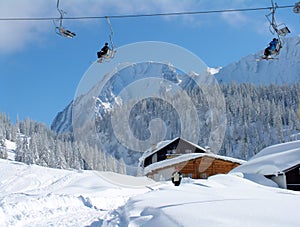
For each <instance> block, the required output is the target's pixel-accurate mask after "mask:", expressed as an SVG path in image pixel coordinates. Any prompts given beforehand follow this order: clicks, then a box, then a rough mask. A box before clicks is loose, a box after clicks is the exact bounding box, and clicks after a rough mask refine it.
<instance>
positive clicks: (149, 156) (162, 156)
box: [140, 137, 207, 167]
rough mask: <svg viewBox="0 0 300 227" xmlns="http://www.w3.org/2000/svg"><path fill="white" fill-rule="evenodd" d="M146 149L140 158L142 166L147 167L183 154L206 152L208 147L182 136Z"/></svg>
mask: <svg viewBox="0 0 300 227" xmlns="http://www.w3.org/2000/svg"><path fill="white" fill-rule="evenodd" d="M162 144H163V145H160V146H159V145H158V146H157V147H153V148H151V149H149V150H148V151H146V152H145V153H144V155H143V156H142V158H141V159H140V166H142V167H147V166H149V165H151V164H153V163H156V162H160V161H163V160H166V159H170V158H174V157H177V156H180V155H183V154H191V153H206V152H207V151H206V149H204V148H202V147H200V146H198V145H196V144H193V143H191V142H189V141H187V140H184V139H182V138H179V137H177V138H175V139H174V140H171V141H167V142H164V143H162Z"/></svg>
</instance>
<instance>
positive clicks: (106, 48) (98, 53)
mask: <svg viewBox="0 0 300 227" xmlns="http://www.w3.org/2000/svg"><path fill="white" fill-rule="evenodd" d="M109 50H110V48H109V46H108V43H105V45H104V47H102V49H101V50H100V51H98V52H97V57H98V58H99V59H100V58H101V57H102V56H104V55H106V54H107V52H108V51H109Z"/></svg>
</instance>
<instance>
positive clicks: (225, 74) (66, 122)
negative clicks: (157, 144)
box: [51, 36, 300, 164]
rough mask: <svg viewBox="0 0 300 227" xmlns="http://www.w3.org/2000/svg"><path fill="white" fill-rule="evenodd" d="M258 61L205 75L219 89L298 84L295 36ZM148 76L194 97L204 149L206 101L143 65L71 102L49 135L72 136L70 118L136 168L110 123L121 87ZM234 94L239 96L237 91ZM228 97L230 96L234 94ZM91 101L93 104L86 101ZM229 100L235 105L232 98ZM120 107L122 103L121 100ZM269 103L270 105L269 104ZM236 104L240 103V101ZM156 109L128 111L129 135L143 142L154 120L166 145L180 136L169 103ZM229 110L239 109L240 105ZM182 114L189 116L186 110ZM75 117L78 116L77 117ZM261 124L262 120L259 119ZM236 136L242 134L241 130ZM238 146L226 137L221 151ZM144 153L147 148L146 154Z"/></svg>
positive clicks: (171, 76)
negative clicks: (221, 85)
mask: <svg viewBox="0 0 300 227" xmlns="http://www.w3.org/2000/svg"><path fill="white" fill-rule="evenodd" d="M261 55H262V52H259V53H256V54H252V55H249V56H247V57H245V58H243V59H241V60H240V61H239V62H236V63H232V64H229V65H228V66H226V67H223V68H221V69H220V68H218V69H216V70H213V69H211V68H208V69H207V72H208V73H210V74H214V76H215V78H217V80H218V81H219V82H222V83H224V84H226V83H230V82H231V81H234V82H235V83H252V84H255V85H266V86H268V85H271V84H279V85H280V84H286V83H288V84H295V83H300V36H296V37H292V38H286V39H284V43H283V47H282V50H281V53H280V55H279V56H278V58H279V59H275V60H261V61H257V59H258V58H259V57H260V56H261ZM137 71H138V73H137ZM149 75H163V76H164V78H165V79H168V80H169V81H172V82H173V83H177V84H178V85H180V87H181V88H182V89H183V90H187V91H188V92H190V93H188V94H189V95H190V96H191V97H192V96H193V95H194V97H197V98H196V99H197V101H196V102H197V105H198V106H197V110H199V112H201V113H202V119H200V122H201V123H200V125H199V128H201V130H200V133H201V135H200V137H201V138H202V140H201V141H197V142H196V143H198V144H199V145H201V146H206V145H207V141H208V138H207V135H208V134H209V130H210V127H211V125H210V123H209V122H208V121H207V117H208V116H209V109H208V108H207V103H206V101H205V97H202V95H200V94H201V91H200V90H197V92H195V90H194V91H193V89H194V87H195V83H193V82H192V81H191V80H189V79H183V78H184V77H182V75H180V72H177V71H176V70H175V69H174V68H172V66H171V65H163V64H162V65H159V64H154V65H152V64H150V63H149V64H143V65H142V64H140V65H138V66H137V65H135V67H133V65H128V67H126V68H125V69H124V70H120V71H119V72H118V73H117V74H116V75H114V76H113V77H111V78H110V79H109V81H106V83H105V84H101V83H100V84H96V85H95V86H94V87H93V88H92V89H91V90H90V91H89V92H88V93H87V94H86V95H80V96H79V97H78V98H77V99H76V100H75V101H72V102H71V103H70V104H69V105H68V106H67V107H66V108H65V109H64V110H63V111H62V112H60V113H59V114H58V115H57V116H56V117H55V119H54V121H53V123H52V125H51V129H52V130H53V131H55V132H57V133H63V132H70V131H72V130H73V128H72V127H73V126H74V125H72V121H73V120H74V119H72V118H73V117H74V116H75V118H76V122H79V126H76V127H78V128H81V127H82V125H85V127H86V128H85V129H84V130H81V131H82V132H83V134H84V136H86V137H88V138H89V140H90V141H93V140H94V139H96V140H99V139H100V140H101V141H102V143H103V144H105V149H107V150H109V152H112V153H113V155H114V156H115V157H117V158H123V159H124V160H125V163H127V164H136V161H137V160H138V157H139V155H140V154H138V153H134V152H133V151H132V150H130V149H127V148H124V147H120V146H118V145H119V141H118V139H117V138H115V137H114V132H113V128H112V123H111V120H110V118H111V114H112V109H113V108H112V107H113V105H114V104H115V103H117V102H120V100H117V99H116V97H117V95H118V94H119V93H120V92H122V89H123V88H125V87H126V86H129V85H130V84H131V83H132V84H133V82H134V81H135V80H136V79H137V76H138V77H139V79H145V78H147V77H149ZM140 89H141V88H140ZM143 89H144V90H143V92H145V93H148V92H149V90H153V89H154V88H153V87H152V85H151V83H148V84H147V85H146V86H145V88H144V87H143ZM163 89H165V90H167V89H168V86H167V85H166V86H164V88H163ZM231 89H232V88H231ZM237 89H238V90H239V88H237ZM99 90H100V91H101V93H99ZM252 90H253V89H252ZM138 92H140V91H138ZM138 92H137V93H138ZM231 93H232V94H234V93H236V92H231ZM231 93H230V94H231ZM254 93H255V92H254ZM228 94H229V93H228ZM135 95H136V94H135V93H134V92H133V93H131V94H129V96H133V97H134V96H135ZM91 97H93V98H92V99H91ZM243 97H244V96H243ZM231 98H232V99H234V98H237V97H231ZM259 100H260V99H259ZM122 101H123V102H124V100H122ZM150 101H151V100H150ZM237 101H238V100H237ZM268 101H270V102H271V103H273V101H272V100H268ZM240 102H244V101H242V100H240ZM293 102H294V101H293ZM121 103H122V102H121ZM124 103H125V102H124ZM157 103H159V105H156V106H157V107H155V108H152V107H151V106H152V104H151V102H149V100H147V99H144V100H143V101H142V102H140V103H137V104H136V105H135V106H134V108H133V109H132V110H131V113H130V114H131V115H130V116H131V120H132V121H130V122H129V124H130V127H131V130H132V131H133V133H134V135H135V136H136V137H137V138H139V139H141V140H145V139H147V138H148V137H149V130H148V127H149V122H150V121H151V120H152V119H154V118H160V119H162V120H164V119H168V120H169V121H166V122H165V124H167V125H166V126H167V127H166V128H167V129H166V133H167V137H166V138H165V139H173V138H175V137H176V136H180V125H178V124H173V123H174V122H177V121H176V120H175V119H177V118H178V114H177V113H176V111H175V110H174V109H173V108H172V106H168V103H166V102H163V101H161V100H156V104H157ZM275 103H277V102H275ZM233 105H234V106H240V104H239V103H236V104H233ZM293 105H295V104H293ZM74 106H76V107H77V108H79V109H77V110H76V109H75V111H74ZM125 106H126V105H125ZM150 107H151V108H150ZM165 107H167V108H165ZM163 108H164V109H163ZM186 109H187V110H188V109H189V108H186ZM124 110H125V109H124ZM78 114H79V115H81V116H79V115H78ZM95 116H96V117H95ZM170 119H171V120H170ZM173 119H174V120H173ZM261 121H264V120H263V119H261ZM236 122H238V121H231V123H236ZM257 122H260V120H259V119H258V120H257ZM119 123H120V122H119ZM247 124H248V122H247V123H245V122H244V123H240V125H242V126H243V127H245V125H247ZM251 124H252V127H253V128H255V125H253V123H251ZM240 125H234V126H232V128H234V129H235V131H240V130H239V129H238V128H237V127H239V126H240ZM94 127H96V131H97V138H95V133H94V132H92V130H91V129H93V128H94ZM272 127H273V126H272ZM230 130H231V129H230ZM241 130H242V131H245V129H244V128H243V129H241ZM293 130H294V129H293V128H291V131H292V132H293V133H295V132H294V131H293ZM231 131H232V130H231ZM254 131H255V130H254ZM93 133H94V134H93ZM191 134H192V133H191ZM108 135H109V136H108ZM111 135H113V136H111ZM256 139H257V141H256ZM256 139H255V138H254V140H253V141H252V143H258V144H265V143H266V144H265V145H267V146H268V145H271V144H270V143H271V142H270V141H274V142H275V143H276V142H282V141H285V138H283V139H281V140H280V141H278V140H277V138H275V139H274V140H273V138H271V139H267V140H266V141H264V142H263V143H262V142H261V141H259V139H258V138H256ZM231 140H234V141H231ZM243 140H245V141H246V140H247V139H245V138H240V140H237V138H234V137H233V136H232V135H231V137H230V138H227V140H226V139H225V141H227V142H228V143H230V146H229V145H228V146H227V145H226V144H225V146H224V149H227V148H226V147H231V148H230V149H233V148H232V147H243V143H244V142H245V141H244V142H243ZM251 140H252V139H251ZM236 145H238V146H236ZM252 145H254V144H247V147H251V146H252ZM149 147H150V146H149ZM149 147H147V149H148V148H149ZM254 147H256V146H254ZM228 149H229V148H228ZM259 149H261V148H259ZM145 150H146V149H145ZM234 152H240V155H239V156H238V157H237V158H245V157H249V156H251V155H253V153H255V152H257V150H255V151H253V150H252V151H251V152H252V153H251V155H241V153H242V152H243V151H234ZM223 153H224V154H227V155H228V154H229V155H234V156H235V155H236V154H235V153H232V151H229V152H228V151H223Z"/></svg>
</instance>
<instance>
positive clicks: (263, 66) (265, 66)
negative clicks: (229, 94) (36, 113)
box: [51, 35, 300, 133]
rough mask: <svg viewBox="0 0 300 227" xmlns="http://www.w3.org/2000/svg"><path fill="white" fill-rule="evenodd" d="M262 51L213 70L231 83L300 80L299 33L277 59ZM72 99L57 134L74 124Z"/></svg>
mask: <svg viewBox="0 0 300 227" xmlns="http://www.w3.org/2000/svg"><path fill="white" fill-rule="evenodd" d="M261 56H262V51H260V52H258V53H256V54H251V55H248V56H246V57H244V58H242V59H241V60H240V61H238V62H234V63H231V64H229V65H228V66H225V67H222V68H218V69H216V70H212V69H211V68H208V71H209V72H212V74H214V76H215V77H216V78H217V80H218V81H220V82H224V83H229V82H235V83H253V84H257V85H270V84H285V83H300V35H298V36H295V37H291V38H286V39H284V43H283V47H282V49H281V52H280V54H279V56H278V59H274V60H262V61H257V59H259V58H260V57H261ZM72 104H73V102H71V103H70V104H69V105H68V106H67V107H66V108H65V109H64V110H63V111H61V112H60V113H58V114H57V116H56V117H55V119H54V120H53V122H52V124H51V129H52V130H53V131H55V132H57V133H62V132H66V131H70V129H71V123H72V119H71V118H72Z"/></svg>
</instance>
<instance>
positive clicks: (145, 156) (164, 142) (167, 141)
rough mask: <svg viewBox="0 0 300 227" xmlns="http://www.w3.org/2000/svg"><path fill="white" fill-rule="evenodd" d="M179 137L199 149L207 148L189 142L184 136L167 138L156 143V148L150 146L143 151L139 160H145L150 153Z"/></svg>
mask: <svg viewBox="0 0 300 227" xmlns="http://www.w3.org/2000/svg"><path fill="white" fill-rule="evenodd" d="M177 139H181V140H184V141H185V142H187V143H189V144H191V145H193V146H194V147H196V148H198V149H200V150H204V151H206V149H205V148H203V147H200V146H199V145H197V144H194V143H192V142H189V141H187V140H185V139H182V138H180V137H176V138H175V139H173V140H165V141H161V142H159V143H157V144H156V145H155V148H154V149H153V147H151V148H149V149H148V150H146V151H145V152H144V153H143V155H142V156H141V157H140V158H139V161H140V162H141V161H143V160H144V159H145V158H147V157H149V156H150V155H152V154H154V153H156V152H157V151H158V150H160V149H161V148H163V147H165V146H167V145H169V144H170V143H173V142H174V141H176V140H177ZM206 152H207V151H206Z"/></svg>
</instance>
